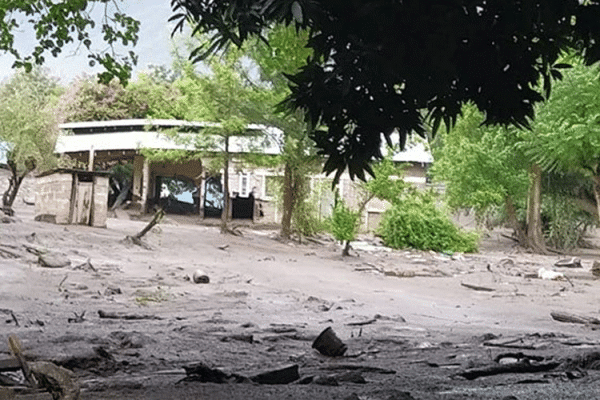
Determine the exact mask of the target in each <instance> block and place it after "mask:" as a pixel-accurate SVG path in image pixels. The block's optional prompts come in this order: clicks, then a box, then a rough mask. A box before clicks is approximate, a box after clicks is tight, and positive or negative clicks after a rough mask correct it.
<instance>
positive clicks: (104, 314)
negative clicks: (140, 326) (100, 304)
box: [98, 310, 162, 320]
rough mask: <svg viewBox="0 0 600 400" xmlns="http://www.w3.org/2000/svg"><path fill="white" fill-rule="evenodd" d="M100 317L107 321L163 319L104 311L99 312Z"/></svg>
mask: <svg viewBox="0 0 600 400" xmlns="http://www.w3.org/2000/svg"><path fill="white" fill-rule="evenodd" d="M98 316H99V317H100V318H105V319H125V320H138V319H162V318H161V317H159V316H157V315H150V314H125V313H118V312H113V311H103V310H98Z"/></svg>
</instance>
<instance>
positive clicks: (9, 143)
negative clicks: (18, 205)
mask: <svg viewBox="0 0 600 400" xmlns="http://www.w3.org/2000/svg"><path fill="white" fill-rule="evenodd" d="M57 95H58V85H57V83H56V81H54V80H53V79H51V78H49V77H48V76H46V75H45V74H44V73H43V71H41V70H39V69H34V70H32V71H31V72H30V73H27V72H24V71H19V72H17V73H16V74H15V75H14V76H13V77H12V78H11V79H10V80H9V81H7V82H5V83H4V84H3V85H2V86H1V87H0V146H2V147H3V150H4V151H5V153H6V158H7V165H8V167H9V169H10V171H11V176H10V178H9V188H8V189H7V191H6V192H5V193H4V195H3V198H2V202H3V206H4V207H5V209H6V210H10V208H11V206H12V203H13V201H14V198H15V196H16V194H17V191H18V190H19V186H20V184H21V181H22V180H23V178H24V177H25V176H26V175H27V174H28V173H29V172H30V171H32V170H34V169H36V168H37V169H38V170H45V169H49V168H51V167H53V166H55V165H57V163H58V160H57V159H56V158H55V157H54V156H53V150H54V143H55V141H56V137H57V135H58V120H57V118H56V116H55V115H54V113H53V110H52V109H51V107H50V105H51V104H52V103H53V100H54V99H55V97H56V96H57ZM10 212H12V211H10Z"/></svg>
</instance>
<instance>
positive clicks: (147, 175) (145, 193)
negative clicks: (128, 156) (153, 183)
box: [142, 158, 150, 213]
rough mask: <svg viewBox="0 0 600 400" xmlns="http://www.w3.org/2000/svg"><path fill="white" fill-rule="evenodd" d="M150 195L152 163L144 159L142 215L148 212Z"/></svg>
mask: <svg viewBox="0 0 600 400" xmlns="http://www.w3.org/2000/svg"><path fill="white" fill-rule="evenodd" d="M149 194H150V161H149V160H148V159H147V158H144V166H143V168H142V213H147V212H148V197H149Z"/></svg>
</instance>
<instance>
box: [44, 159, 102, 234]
mask: <svg viewBox="0 0 600 400" xmlns="http://www.w3.org/2000/svg"><path fill="white" fill-rule="evenodd" d="M109 175H110V173H109V172H96V171H83V170H75V169H55V170H51V171H47V172H44V173H42V174H40V175H38V176H37V178H36V191H35V219H36V220H38V221H40V220H42V221H47V222H53V223H56V224H79V225H89V226H96V227H106V218H107V213H108V178H109Z"/></svg>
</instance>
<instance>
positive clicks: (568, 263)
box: [554, 257, 583, 268]
mask: <svg viewBox="0 0 600 400" xmlns="http://www.w3.org/2000/svg"><path fill="white" fill-rule="evenodd" d="M554 266H555V267H563V268H583V267H582V265H581V259H580V258H577V257H571V258H570V259H569V258H568V259H563V260H558V261H557V262H555V263H554Z"/></svg>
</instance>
